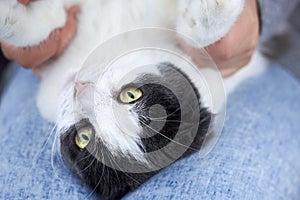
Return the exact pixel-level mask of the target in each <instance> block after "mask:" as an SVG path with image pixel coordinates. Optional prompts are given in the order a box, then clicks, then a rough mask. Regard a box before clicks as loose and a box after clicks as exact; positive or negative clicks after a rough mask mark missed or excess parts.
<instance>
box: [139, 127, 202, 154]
mask: <svg viewBox="0 0 300 200" xmlns="http://www.w3.org/2000/svg"><path fill="white" fill-rule="evenodd" d="M141 123H143V122H141ZM143 124H144V125H145V126H147V127H148V128H150V129H151V130H153V131H154V132H156V133H157V134H159V135H161V136H162V137H164V138H166V139H168V140H170V142H174V143H175V144H178V145H180V146H183V147H186V148H188V149H191V150H194V151H198V149H195V148H192V147H190V146H186V145H184V144H181V143H179V142H177V141H175V140H173V139H171V138H169V137H167V136H165V135H163V134H161V133H160V132H159V131H157V130H155V129H154V128H152V127H151V126H149V125H147V124H145V123H143ZM197 126H198V125H197Z"/></svg>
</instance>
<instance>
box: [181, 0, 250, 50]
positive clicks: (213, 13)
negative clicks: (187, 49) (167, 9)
mask: <svg viewBox="0 0 300 200" xmlns="http://www.w3.org/2000/svg"><path fill="white" fill-rule="evenodd" d="M244 4H245V0H231V1H228V0H190V1H186V0H181V1H180V3H179V15H178V19H177V27H176V29H177V31H178V32H179V33H181V34H183V35H185V37H189V38H191V39H192V40H194V43H191V41H192V40H189V41H186V42H187V43H188V44H189V45H191V46H194V47H197V48H202V47H205V46H208V45H210V44H213V43H214V42H216V41H218V40H219V39H221V38H222V37H224V36H225V35H226V34H227V32H228V31H229V30H230V28H231V27H232V26H233V25H234V23H235V21H236V20H237V18H238V16H239V15H240V14H241V13H242V11H243V8H244ZM183 39H184V38H183Z"/></svg>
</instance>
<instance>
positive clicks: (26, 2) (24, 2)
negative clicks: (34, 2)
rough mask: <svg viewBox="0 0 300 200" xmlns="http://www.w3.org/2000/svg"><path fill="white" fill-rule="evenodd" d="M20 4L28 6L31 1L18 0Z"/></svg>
mask: <svg viewBox="0 0 300 200" xmlns="http://www.w3.org/2000/svg"><path fill="white" fill-rule="evenodd" d="M18 2H19V3H20V4H23V5H24V6H27V5H28V4H29V3H30V0H18Z"/></svg>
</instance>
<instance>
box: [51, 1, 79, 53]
mask: <svg viewBox="0 0 300 200" xmlns="http://www.w3.org/2000/svg"><path fill="white" fill-rule="evenodd" d="M78 11H79V6H73V7H71V8H70V9H68V10H67V22H66V25H65V26H64V27H63V28H61V40H60V45H59V49H58V51H57V53H56V56H58V55H60V54H61V53H62V52H63V51H64V50H65V48H66V47H67V46H68V44H69V43H70V42H71V40H72V39H73V37H74V35H75V34H76V30H77V20H76V14H77V13H78Z"/></svg>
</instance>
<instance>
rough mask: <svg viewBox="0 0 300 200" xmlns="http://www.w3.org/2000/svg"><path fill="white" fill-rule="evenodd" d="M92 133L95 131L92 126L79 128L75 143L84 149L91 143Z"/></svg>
mask: <svg viewBox="0 0 300 200" xmlns="http://www.w3.org/2000/svg"><path fill="white" fill-rule="evenodd" d="M92 133H93V129H92V128H90V127H86V128H81V129H79V130H78V131H77V134H76V136H75V144H76V145H77V146H78V147H79V148H80V149H84V148H85V147H86V146H87V145H88V144H89V142H90V140H91V137H92Z"/></svg>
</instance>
